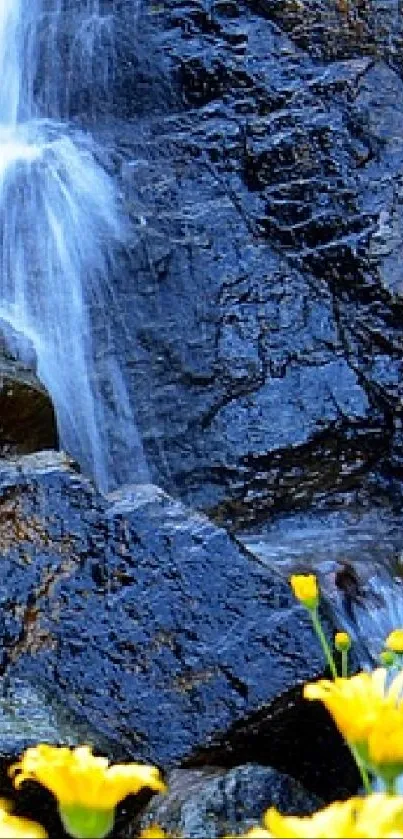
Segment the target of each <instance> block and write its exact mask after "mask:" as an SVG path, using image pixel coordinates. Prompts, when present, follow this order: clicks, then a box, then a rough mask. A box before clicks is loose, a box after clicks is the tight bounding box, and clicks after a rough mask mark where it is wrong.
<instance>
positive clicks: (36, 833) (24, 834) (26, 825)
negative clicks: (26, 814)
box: [0, 800, 48, 839]
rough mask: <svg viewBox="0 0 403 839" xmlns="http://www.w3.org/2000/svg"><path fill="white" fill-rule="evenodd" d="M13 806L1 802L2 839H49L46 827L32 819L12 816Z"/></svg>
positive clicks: (0, 837)
mask: <svg viewBox="0 0 403 839" xmlns="http://www.w3.org/2000/svg"><path fill="white" fill-rule="evenodd" d="M10 808H11V805H10V804H9V803H8V802H6V801H3V800H1V801H0V839H47V835H48V834H47V833H46V830H45V828H44V827H42V825H41V824H37V822H32V821H30V819H23V818H20V817H19V816H12V815H11V814H10Z"/></svg>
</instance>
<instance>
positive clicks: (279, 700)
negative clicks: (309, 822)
mask: <svg viewBox="0 0 403 839" xmlns="http://www.w3.org/2000/svg"><path fill="white" fill-rule="evenodd" d="M0 546H1V551H2V569H3V578H4V579H6V580H7V585H6V586H4V587H3V588H2V589H1V590H0V615H1V621H0V635H1V649H2V662H1V669H2V674H3V676H4V677H5V687H6V688H7V687H8V690H10V689H11V687H10V686H12V685H13V684H14V683H15V681H16V680H19V682H18V683H21V681H22V682H24V683H25V684H28V685H29V684H33V685H34V688H35V690H36V691H42V692H44V694H45V695H46V693H47V694H48V695H50V697H51V700H52V707H53V708H54V709H56V710H57V703H59V706H60V708H61V713H62V722H63V725H64V730H66V722H65V719H66V714H67V715H68V714H69V715H70V718H71V717H72V718H73V719H74V717H76V719H77V720H78V723H79V724H80V725H79V727H78V728H76V736H77V738H79V739H82V737H83V731H85V730H86V732H87V733H86V735H85V736H86V739H88V736H89V735H88V732H90V738H91V740H92V742H93V743H95V745H97V746H98V748H102V749H103V750H105V743H107V744H109V745H108V752H109V754H111V755H113V754H115V756H122V755H123V756H126V757H127V756H128V755H131V756H132V757H136V758H142V759H146V760H147V761H152V762H156V763H158V764H160V765H162V766H164V767H168V766H172V765H179V764H183V763H185V762H186V763H187V764H190V765H192V764H194V763H199V764H203V765H204V764H208V763H212V762H214V763H215V764H216V765H219V764H223V763H227V765H236V764H237V762H239V761H238V759H237V749H238V746H237V743H240V744H241V746H240V751H242V757H243V759H242V761H241V762H245V757H244V743H245V736H244V733H243V732H244V731H245V726H247V725H248V720H249V719H251V720H252V718H253V722H251V726H252V728H253V731H254V732H255V734H257V732H259V731H260V732H262V740H261V743H260V745H261V744H262V743H263V742H269V739H270V737H271V741H272V747H271V748H269V749H268V752H267V754H268V757H267V762H269V763H272V764H273V765H274V766H276V761H277V762H280V763H281V766H279V767H278V768H280V769H281V770H282V771H287V762H286V763H285V764H284V755H285V753H286V752H287V750H285V751H284V754H282V753H281V751H282V750H281V749H279V747H278V742H279V741H278V740H277V734H276V732H279V731H280V730H281V726H283V727H284V730H286V729H287V726H288V724H289V725H290V730H292V726H293V725H294V723H292V718H293V719H296V717H295V714H301V713H302V717H301V716H300V717H299V722H298V724H297V726H296V730H297V729H298V727H299V729H301V728H302V729H304V726H301V719H302V718H303V717H304V714H305V712H306V713H308V714H309V713H310V712H311V711H310V709H311V703H305V702H303V701H302V699H301V689H300V686H301V685H302V683H303V682H304V681H305V680H306V679H312V678H314V677H315V676H317V675H319V674H321V673H322V672H323V660H322V656H321V653H320V650H319V648H318V644H317V642H316V640H315V639H314V637H313V631H312V629H311V627H310V623H309V620H308V618H307V617H306V616H305V613H304V610H303V609H302V608H300V607H299V606H297V605H296V604H295V602H294V600H293V597H292V595H291V593H290V589H289V586H288V585H287V584H286V583H284V582H282V581H281V580H280V579H276V576H275V575H274V574H273V573H272V572H271V571H270V570H269V569H267V568H265V567H264V566H262V565H260V564H259V563H258V561H257V560H256V559H254V558H253V557H252V556H251V555H250V554H249V553H248V552H247V551H245V550H244V549H243V548H241V547H239V546H238V545H237V544H236V543H235V542H234V541H232V540H231V538H230V537H229V536H228V535H227V534H226V533H225V532H224V531H223V530H220V529H218V528H217V527H215V526H214V525H213V524H211V523H210V522H209V521H208V520H207V519H206V518H205V517H204V516H202V515H199V514H195V513H192V512H190V511H189V510H187V509H186V508H185V507H184V506H183V505H182V504H181V503H179V502H177V501H173V500H172V499H171V498H170V497H169V496H167V495H166V494H165V493H164V492H162V491H161V490H158V489H156V488H154V487H151V486H150V487H148V488H147V487H140V488H135V487H133V488H132V489H131V490H128V491H127V492H126V494H125V495H123V494H122V495H120V496H119V495H117V496H115V497H114V498H112V499H110V500H109V501H106V500H104V499H102V498H101V497H100V496H98V495H97V494H96V493H95V492H94V490H93V488H92V487H91V485H90V483H89V482H87V481H86V480H84V479H83V478H81V477H80V476H79V475H77V474H75V473H74V472H73V471H72V470H71V469H70V468H69V466H68V464H66V462H65V461H64V460H63V457H62V455H54V456H53V458H50V457H49V456H45V455H42V456H41V457H39V456H37V457H35V456H28V457H26V458H21V459H20V461H19V464H18V466H14V465H13V464H9V465H8V466H3V467H2V468H0ZM41 696H42V694H41ZM10 702H11V699H10ZM35 702H36V700H35V701H34V704H35ZM40 702H41V703H43V698H40ZM306 706H307V707H306ZM319 711H320V709H319ZM257 715H260V716H257ZM292 715H294V717H292ZM40 716H41V717H42V718H43V717H44V714H43V712H42V711H41V712H40ZM314 716H315V720H316V723H315V725H314V726H313V732H314V733H312V734H311V735H310V736H311V744H312V743H314V742H317V743H318V744H319V743H320V742H321V740H320V738H321V737H322V738H323V739H322V746H319V745H318V747H317V751H318V756H317V758H315V765H314V766H312V762H311V767H312V770H309V768H307V767H309V761H307V760H306V758H304V759H303V760H302V761H301V763H300V764H299V762H298V758H297V757H296V755H295V754H292V753H291V752H288V754H289V756H290V760H292V763H293V765H294V763H295V766H296V767H297V769H296V771H297V772H298V773H299V775H297V776H296V777H298V776H300V777H301V780H303V781H304V782H305V783H307V785H308V787H310V788H312V789H313V790H314V791H316V792H317V793H318V794H321V793H323V792H326V790H325V787H326V784H327V783H328V782H329V779H331V778H332V769H331V763H332V759H333V758H329V750H330V752H331V753H332V755H333V756H334V758H335V760H334V766H335V767H336V773H339V769H340V767H339V762H340V760H341V761H342V763H343V765H345V768H346V775H345V776H344V777H343V784H344V783H346V780H345V779H346V777H348V775H349V772H350V782H351V784H353V783H354V780H355V774H354V771H353V770H352V768H351V764H349V759H348V753H347V754H344V752H343V750H342V749H341V746H340V741H339V739H338V737H337V735H336V733H335V731H334V729H332V730H331V731H330V730H329V725H328V722H327V721H326V720H325V718H324V715H323V714H320V713H318V712H316V711H315V715H314ZM69 725H70V729H71V721H70V723H69ZM83 726H84V728H83ZM85 727H86V728H85ZM309 727H310V728H311V726H309ZM306 728H307V727H306V726H305V730H306ZM72 731H73V734H74V726H73V729H72ZM263 731H265V732H266V734H265V735H264V736H263ZM311 731H312V729H311ZM270 732H271V733H270ZM324 732H326V734H325V733H324ZM283 733H284V732H283ZM293 736H294V739H295V734H294V735H293ZM265 738H266V739H265ZM324 739H325V740H326V748H325V749H323V741H324ZM70 740H71V737H70ZM248 741H249V742H250V743H252V742H253V737H252V736H251V734H249V735H248ZM19 742H20V741H19ZM276 743H277V745H276ZM331 743H333V746H330V745H329V744H331ZM311 748H312V749H313V748H314V747H313V746H312V745H311ZM256 750H258V746H257V745H256ZM296 751H297V752H298V749H297V750H296ZM320 754H322V756H323V760H324V761H325V762H327V763H329V768H328V770H327V772H326V773H321V770H320V766H321V758H320ZM248 759H249V760H253V759H255V758H254V756H253V753H250V754H249V755H248V757H247V758H246V760H248ZM228 761H229V764H228ZM260 762H262V760H261V759H260ZM263 762H264V761H263ZM298 767H299V768H298ZM304 767H305V768H304ZM348 767H350V768H348ZM288 768H289V765H288ZM321 774H323V775H324V776H326V782H323V783H322V781H321V780H320V776H321ZM340 777H341V776H340ZM333 780H334V776H333ZM331 783H332V789H333V791H334V789H336V788H338V787H337V783H338V782H337V783H336V787H335V786H334V784H333V781H331Z"/></svg>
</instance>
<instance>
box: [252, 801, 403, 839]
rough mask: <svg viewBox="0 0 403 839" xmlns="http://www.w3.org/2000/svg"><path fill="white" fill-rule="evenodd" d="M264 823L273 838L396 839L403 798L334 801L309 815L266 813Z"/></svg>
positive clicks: (399, 832)
mask: <svg viewBox="0 0 403 839" xmlns="http://www.w3.org/2000/svg"><path fill="white" fill-rule="evenodd" d="M264 824H265V826H266V827H267V828H268V830H269V835H270V834H271V836H272V837H274V839H308V837H309V839H328V837H334V839H358V837H360V839H371V837H374V836H376V837H378V838H379V839H387V838H389V839H392V837H395V839H399V838H400V837H403V832H402V830H403V798H402V797H401V796H388V795H384V794H374V795H370V796H368V797H367V798H350V799H349V800H348V801H336V802H335V803H334V804H331V805H330V806H329V807H325V808H324V809H323V810H318V812H317V813H314V814H313V815H312V816H303V817H301V818H298V817H296V816H282V815H281V814H280V813H278V812H277V810H275V809H274V808H272V809H270V810H268V811H267V812H266V814H265V817H264Z"/></svg>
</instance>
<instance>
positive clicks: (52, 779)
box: [10, 744, 165, 839]
mask: <svg viewBox="0 0 403 839" xmlns="http://www.w3.org/2000/svg"><path fill="white" fill-rule="evenodd" d="M10 774H11V776H12V777H13V778H14V784H15V786H16V787H17V788H18V787H19V786H20V785H21V784H22V782H23V781H25V780H33V781H38V783H40V784H42V786H44V787H46V788H47V789H48V790H50V792H52V793H53V795H55V796H56V798H57V800H58V804H59V813H60V817H61V819H62V822H63V825H64V827H65V829H66V831H67V832H68V833H69V834H70V835H71V836H76V837H80V839H86V837H89V839H98V837H99V839H100V838H101V837H103V836H106V835H107V834H108V833H109V832H110V830H111V829H112V827H113V822H114V817H115V807H116V805H117V803H118V802H119V801H121V800H122V799H123V798H125V797H126V796H127V795H130V794H135V793H137V792H139V791H140V790H141V789H143V788H144V787H148V788H149V789H152V790H156V791H158V792H163V791H165V784H164V783H163V781H162V779H161V776H160V774H159V771H158V769H156V768H155V767H154V766H146V765H143V764H139V763H128V764H116V765H115V766H109V763H108V760H107V758H104V757H95V755H93V754H92V752H91V748H90V747H89V746H79V747H78V748H75V749H69V748H66V747H57V746H48V745H46V744H40V745H38V746H35V747H34V748H31V749H27V751H26V752H25V753H24V754H23V756H22V758H21V761H20V762H19V763H16V764H14V766H12V767H11V769H10Z"/></svg>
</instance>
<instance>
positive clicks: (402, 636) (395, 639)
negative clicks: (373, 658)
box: [385, 629, 403, 653]
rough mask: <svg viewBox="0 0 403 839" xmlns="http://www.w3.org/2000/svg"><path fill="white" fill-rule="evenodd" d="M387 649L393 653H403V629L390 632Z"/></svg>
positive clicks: (386, 644) (386, 643) (386, 642)
mask: <svg viewBox="0 0 403 839" xmlns="http://www.w3.org/2000/svg"><path fill="white" fill-rule="evenodd" d="M385 647H386V648H387V649H388V650H391V651H392V653H403V629H394V630H393V632H390V633H389V635H388V637H387V639H386V641H385Z"/></svg>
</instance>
